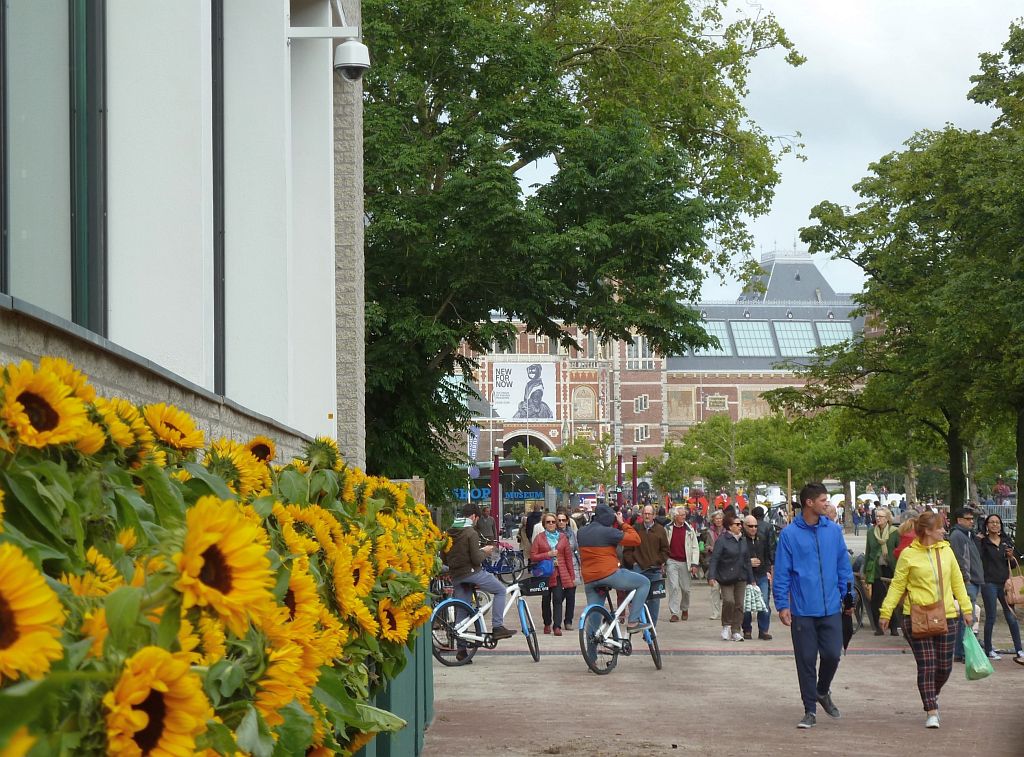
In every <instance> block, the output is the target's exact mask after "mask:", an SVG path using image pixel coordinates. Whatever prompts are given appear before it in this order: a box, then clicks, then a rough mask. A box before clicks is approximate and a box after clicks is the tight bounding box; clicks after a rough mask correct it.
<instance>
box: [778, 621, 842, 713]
mask: <svg viewBox="0 0 1024 757" xmlns="http://www.w3.org/2000/svg"><path fill="white" fill-rule="evenodd" d="M789 630H790V632H791V633H792V635H793V654H794V656H795V657H796V675H797V678H798V679H799V681H800V698H801V699H802V700H803V702H804V712H811V713H813V712H816V711H817V709H818V707H817V705H818V697H817V695H818V694H827V693H828V691H829V689H830V688H831V687H832V679H833V678H834V677H835V674H836V670H838V668H839V656H840V655H841V654H842V653H843V622H842V615H841V614H840V613H838V612H837V613H836V614H835V615H826V616H825V617H823V618H811V617H803V616H797V615H794V616H793V625H791V626H790V627H789ZM819 655H820V657H821V664H820V666H818V670H817V673H815V670H814V668H815V666H816V665H817V663H818V657H819ZM815 678H817V682H815Z"/></svg>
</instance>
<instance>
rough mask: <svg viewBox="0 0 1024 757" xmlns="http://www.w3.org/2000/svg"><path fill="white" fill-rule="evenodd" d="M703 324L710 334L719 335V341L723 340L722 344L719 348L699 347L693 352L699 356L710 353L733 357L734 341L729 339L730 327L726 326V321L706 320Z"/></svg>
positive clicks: (705, 355)
mask: <svg viewBox="0 0 1024 757" xmlns="http://www.w3.org/2000/svg"><path fill="white" fill-rule="evenodd" d="M701 325H702V326H703V327H704V330H705V331H707V332H708V334H709V335H711V336H715V337H718V341H719V342H721V344H722V346H721V347H720V348H718V349H715V348H714V347H708V348H707V349H697V350H694V351H693V354H694V355H697V356H699V357H707V356H709V355H724V356H729V357H731V356H732V343H731V342H730V341H729V329H728V327H727V326H726V324H725V321H705V322H704V323H703V324H701Z"/></svg>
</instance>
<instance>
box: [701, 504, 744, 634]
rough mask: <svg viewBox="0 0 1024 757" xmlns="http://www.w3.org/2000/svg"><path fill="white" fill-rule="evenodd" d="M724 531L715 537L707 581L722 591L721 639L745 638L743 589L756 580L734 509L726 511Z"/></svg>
mask: <svg viewBox="0 0 1024 757" xmlns="http://www.w3.org/2000/svg"><path fill="white" fill-rule="evenodd" d="M724 524H725V533H724V534H722V535H721V536H720V537H718V539H717V540H716V541H715V549H714V551H713V552H712V553H711V564H710V566H709V568H708V583H710V584H711V585H712V586H715V585H716V584H717V585H718V586H719V587H720V589H721V592H722V640H723V641H729V640H730V639H731V640H732V641H743V634H741V633H740V627H741V626H742V625H743V593H744V591H746V588H747V586H748V585H753V583H754V573H753V570H752V569H751V567H750V553H749V551H748V550H747V542H746V539H744V538H743V534H741V533H740V529H741V521H740V516H738V515H736V513H734V512H732V511H731V510H730V511H729V512H727V513H726V514H725V518H724Z"/></svg>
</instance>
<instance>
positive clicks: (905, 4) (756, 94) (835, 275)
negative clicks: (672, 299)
mask: <svg viewBox="0 0 1024 757" xmlns="http://www.w3.org/2000/svg"><path fill="white" fill-rule="evenodd" d="M760 5H761V7H763V8H764V9H765V10H766V11H769V12H772V13H774V14H775V16H776V18H778V20H779V22H780V23H781V24H782V26H783V28H785V29H786V31H787V33H788V34H789V36H790V39H792V40H793V42H794V43H795V44H796V46H797V49H798V50H799V51H800V52H801V53H802V54H803V55H805V56H806V57H807V62H806V63H804V64H803V65H802V66H800V67H799V68H792V67H790V66H787V65H786V64H785V63H784V62H783V60H782V57H783V56H782V55H780V54H778V53H772V54H768V55H762V57H761V58H759V59H758V61H757V62H756V63H755V65H754V67H753V73H752V76H751V79H750V97H749V99H748V107H749V110H750V114H751V116H752V117H753V118H754V119H755V120H756V121H757V122H758V123H760V124H761V126H762V128H764V129H765V131H767V132H768V133H769V134H773V135H785V134H792V133H794V132H796V131H799V132H801V133H802V135H803V136H802V140H801V141H802V142H804V144H805V145H806V147H805V149H804V151H803V152H804V154H805V155H806V156H807V161H806V162H800V161H798V160H796V159H795V158H793V157H791V156H790V157H787V158H786V159H784V160H783V162H782V164H781V171H782V183H781V184H780V185H779V187H778V189H777V191H776V196H775V202H774V204H773V206H772V210H771V212H770V213H769V214H768V215H767V216H764V217H762V218H759V219H756V220H755V221H753V223H752V226H751V228H752V230H753V233H754V237H755V240H756V246H755V251H754V254H755V256H759V254H760V252H762V251H764V252H767V251H769V250H772V249H775V248H776V247H778V248H782V249H791V248H792V247H793V244H794V239H795V238H796V236H797V234H798V230H799V228H800V227H801V226H806V225H807V224H808V219H807V216H808V213H809V211H810V209H811V208H812V207H814V205H816V204H817V203H818V202H820V201H822V200H832V201H834V202H839V203H841V204H844V205H852V204H855V202H856V195H855V193H854V192H853V190H852V189H851V187H852V185H853V184H854V183H855V182H857V181H858V180H859V179H861V178H862V177H863V176H864V175H865V174H866V173H867V166H868V164H869V163H870V162H872V161H874V160H876V159H878V158H880V157H881V156H882V155H884V154H886V153H888V152H891V151H893V150H896V149H899V147H900V146H901V144H902V143H903V142H904V141H905V140H906V139H907V138H908V137H910V135H911V134H913V133H914V132H915V131H917V130H919V129H925V128H932V129H939V128H942V126H943V125H944V124H945V123H947V122H951V123H953V124H955V125H957V126H960V127H963V128H968V129H974V128H978V129H985V128H988V127H989V126H990V125H991V123H992V121H993V119H994V118H995V113H994V111H992V110H990V109H989V108H986V107H982V106H979V105H975V104H974V103H972V102H970V101H968V100H967V98H966V95H967V91H968V90H969V89H970V82H969V77H970V76H971V75H972V74H975V73H977V71H978V54H979V53H981V52H996V51H998V50H999V49H1000V48H1001V47H1002V45H1003V43H1004V42H1005V41H1006V39H1007V37H1008V35H1009V27H1010V23H1011V21H1013V20H1014V18H1020V16H1021V15H1022V13H1024V2H1021V0H1013V1H1010V0H762V2H761V3H760ZM755 7H756V6H754V5H753V4H751V3H746V4H740V5H739V8H741V9H742V11H743V12H746V13H752V12H753V10H750V9H752V8H755ZM797 244H798V245H799V241H798V242H797ZM818 265H819V266H820V267H821V268H822V270H823V271H824V272H825V275H826V277H827V278H828V279H829V281H830V283H831V284H832V285H833V287H834V288H835V289H836V290H837V291H845V292H850V291H856V290H858V289H859V288H860V285H861V282H862V278H861V277H860V275H859V271H858V270H857V268H856V267H855V266H853V265H852V264H847V263H840V262H836V261H831V260H828V259H822V260H819V261H818ZM739 289H740V288H739V285H738V284H735V283H731V282H730V283H727V284H724V285H722V284H719V281H718V279H717V277H716V278H713V279H712V280H710V281H708V282H706V283H705V285H704V299H706V300H712V299H734V298H735V297H736V296H737V295H738V294H739Z"/></svg>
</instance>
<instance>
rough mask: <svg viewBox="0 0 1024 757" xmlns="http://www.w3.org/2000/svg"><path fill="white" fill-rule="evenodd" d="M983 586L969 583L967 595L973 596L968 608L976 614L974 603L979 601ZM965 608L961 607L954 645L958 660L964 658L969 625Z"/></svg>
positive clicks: (972, 613)
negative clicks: (966, 620) (979, 592)
mask: <svg viewBox="0 0 1024 757" xmlns="http://www.w3.org/2000/svg"><path fill="white" fill-rule="evenodd" d="M980 588H981V587H980V586H978V584H970V583H969V584H967V596H968V597H970V598H971V606H970V607H968V608H967V612H969V613H971V615H974V604H975V602H977V601H978V589H980ZM963 613H964V608H963V607H961V608H960V615H959V617H957V619H956V643H955V644H954V645H953V656H954V657H956V658H957V659H958V660H962V659H964V634H965V633H967V632H968V631H967V627H966V626H965V625H964V616H963Z"/></svg>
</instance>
